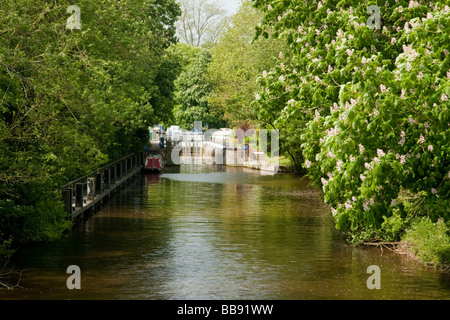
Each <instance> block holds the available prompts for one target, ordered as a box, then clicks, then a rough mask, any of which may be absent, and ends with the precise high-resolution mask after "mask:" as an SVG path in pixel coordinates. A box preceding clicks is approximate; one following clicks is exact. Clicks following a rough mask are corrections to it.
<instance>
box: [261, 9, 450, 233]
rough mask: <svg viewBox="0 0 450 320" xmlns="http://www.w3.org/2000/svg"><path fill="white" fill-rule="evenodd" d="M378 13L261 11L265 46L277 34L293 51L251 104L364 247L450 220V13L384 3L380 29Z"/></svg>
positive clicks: (263, 79) (263, 81)
mask: <svg viewBox="0 0 450 320" xmlns="http://www.w3.org/2000/svg"><path fill="white" fill-rule="evenodd" d="M376 4H377V3H376V2H375V1H368V2H360V1H356V0H354V1H353V0H348V1H334V0H324V1H295V2H287V1H263V0H256V1H254V5H255V6H256V7H257V8H259V9H261V10H262V11H263V12H264V20H263V25H262V26H261V27H259V28H258V30H257V34H258V36H263V37H268V36H269V32H268V31H267V30H266V29H265V28H267V27H270V28H272V29H273V30H274V31H273V33H272V36H274V37H280V38H282V39H285V41H286V43H287V44H288V45H289V50H286V51H283V52H282V53H280V55H279V59H278V61H277V63H276V65H275V66H274V67H273V68H272V70H271V71H270V72H268V73H267V74H265V75H264V76H261V77H259V79H258V81H259V83H260V85H261V86H262V90H261V92H260V95H259V97H258V99H256V101H255V102H254V104H253V105H254V106H255V107H257V108H258V111H257V112H258V114H259V116H260V117H261V118H266V119H269V121H271V122H272V124H273V125H274V126H277V127H279V128H280V129H283V130H286V131H287V135H289V136H290V137H291V138H292V139H295V140H297V146H298V149H300V150H301V151H302V154H303V156H304V159H305V160H304V161H303V166H304V167H305V168H307V169H308V175H309V177H310V178H311V180H312V182H313V184H315V185H316V186H317V187H319V188H320V189H322V190H323V192H324V199H325V201H326V202H327V203H329V204H330V206H331V208H332V212H333V216H334V218H335V220H336V225H337V227H338V228H339V229H340V230H342V231H345V232H347V233H348V234H349V236H350V237H351V238H353V239H355V240H358V241H360V240H367V239H370V238H372V237H378V236H380V232H381V231H380V230H381V228H382V226H383V225H386V223H387V222H388V221H389V219H390V218H391V217H395V216H400V217H401V218H402V219H406V218H407V216H409V215H414V214H418V213H419V212H422V213H423V214H426V215H428V216H429V217H430V218H431V219H432V220H433V221H436V220H437V219H438V218H443V219H444V220H445V221H446V222H447V223H448V221H449V219H450V211H449V210H450V207H449V206H448V197H449V186H450V183H449V178H450V176H449V175H450V173H449V141H448V139H449V134H448V123H449V101H448V98H449V96H450V56H449V52H448V43H449V40H450V39H449V30H450V8H449V6H448V3H446V1H433V2H422V3H420V2H418V1H402V0H398V1H386V2H384V3H383V4H379V5H380V13H381V22H382V27H381V29H372V28H370V27H369V26H370V24H368V23H367V21H368V19H369V18H370V15H371V13H368V11H367V7H368V6H369V5H376ZM295 127H296V128H297V129H295ZM410 202H412V203H414V204H415V206H414V207H415V209H413V210H406V209H405V208H406V207H409V205H408V203H410Z"/></svg>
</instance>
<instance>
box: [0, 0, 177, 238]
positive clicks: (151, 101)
mask: <svg viewBox="0 0 450 320" xmlns="http://www.w3.org/2000/svg"><path fill="white" fill-rule="evenodd" d="M72 4H73V3H72V2H69V1H58V2H57V3H56V2H46V1H34V2H33V1H31V2H30V1H27V0H17V1H1V7H2V10H1V11H0V34H1V37H0V97H1V100H0V203H1V206H0V207H1V210H0V221H5V224H1V225H0V232H2V233H3V234H4V236H2V239H0V241H1V240H5V239H9V236H11V235H12V236H13V239H14V241H19V242H21V241H28V240H30V241H40V240H51V239H54V238H55V237H56V236H57V234H60V233H61V231H62V230H63V229H65V228H67V224H66V223H65V222H63V220H64V215H63V212H62V209H61V206H60V204H59V196H57V195H55V194H54V191H55V190H58V188H59V187H60V186H61V185H62V184H63V183H64V182H66V181H67V180H71V179H74V178H76V177H79V176H80V175H83V174H85V173H87V172H89V171H91V170H93V169H95V168H96V167H98V166H100V165H101V164H104V163H106V162H108V161H111V160H115V159H117V158H119V157H122V156H123V155H126V154H129V153H131V152H135V151H140V150H142V147H143V146H144V145H145V144H146V143H147V140H148V130H147V128H148V126H149V125H152V124H154V123H157V122H160V121H164V120H166V119H168V117H169V116H168V115H170V114H171V111H172V108H173V104H172V100H173V90H174V86H173V81H174V79H175V78H176V77H177V76H178V72H179V71H178V69H179V67H178V64H177V61H176V60H175V59H174V57H173V56H172V55H170V53H169V52H168V51H167V48H168V47H169V46H170V45H171V44H173V43H175V41H176V39H175V27H174V23H175V21H176V20H177V17H178V16H179V15H180V9H179V6H178V5H177V3H176V2H175V0H154V1H144V0H138V1H121V2H117V1H111V0H95V1H87V0H80V1H78V2H77V6H79V7H80V9H81V30H77V29H74V30H70V29H67V28H66V21H67V19H68V17H69V16H70V14H68V13H66V9H67V8H68V7H69V5H72ZM36 193H42V195H41V196H39V197H38V196H31V194H33V195H34V194H36ZM3 219H5V220H3Z"/></svg>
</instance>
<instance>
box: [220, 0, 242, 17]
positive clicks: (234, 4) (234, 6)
mask: <svg viewBox="0 0 450 320" xmlns="http://www.w3.org/2000/svg"><path fill="white" fill-rule="evenodd" d="M216 1H217V2H218V3H220V4H221V5H222V6H223V8H224V9H227V10H228V14H233V13H236V12H237V10H238V9H239V7H240V4H241V0H216Z"/></svg>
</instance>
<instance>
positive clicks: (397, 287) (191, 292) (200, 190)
mask: <svg viewBox="0 0 450 320" xmlns="http://www.w3.org/2000/svg"><path fill="white" fill-rule="evenodd" d="M14 259H15V261H14V264H15V265H16V266H18V267H20V268H32V269H31V270H29V271H26V272H25V273H24V276H23V280H22V286H24V289H22V290H18V291H15V292H1V291H0V298H4V299H28V298H33V299H36V298H37V299H77V298H82V299H449V298H450V283H449V277H448V275H444V274H440V273H436V272H433V271H430V270H429V269H426V268H424V267H423V266H421V265H420V264H418V263H416V262H414V261H411V260H410V259H407V258H406V257H403V256H401V255H397V254H393V253H392V252H389V251H388V250H384V251H380V250H379V249H375V248H358V247H352V246H349V245H347V244H345V242H343V240H342V239H340V237H339V235H338V234H337V233H336V232H335V231H334V228H333V222H332V220H331V218H330V216H329V214H328V210H327V208H326V207H325V206H324V205H323V204H322V202H321V201H320V199H319V197H318V194H317V192H316V191H315V190H313V189H311V188H310V187H308V182H307V181H306V180H301V179H299V178H298V177H295V176H291V175H280V176H275V177H273V176H262V175H260V174H259V173H258V172H254V171H246V172H244V170H242V169H240V168H229V167H217V166H216V167H215V166H211V167H204V166H203V167H200V166H198V167H196V166H182V167H181V170H180V172H168V173H165V174H163V175H143V176H142V177H141V178H140V179H138V180H136V181H135V182H134V183H133V184H132V185H130V186H129V187H128V188H126V189H125V190H124V191H123V192H122V193H121V194H120V195H117V196H116V197H114V198H113V199H111V201H110V203H109V204H107V205H106V206H105V207H104V208H103V209H102V210H101V211H100V212H99V213H97V214H96V215H95V216H93V217H92V218H91V219H89V220H88V221H86V222H84V223H83V224H81V225H80V226H79V227H78V228H77V230H75V232H73V233H71V234H70V235H68V236H67V237H66V238H65V239H63V240H62V241H59V242H57V243H52V244H46V245H38V246H32V247H29V248H23V249H22V250H21V251H20V253H19V254H18V255H17V256H16V257H15V258H14ZM72 264H76V265H78V266H80V268H81V272H82V289H81V290H78V291H69V290H68V289H67V287H66V286H65V281H66V279H67V275H66V273H65V270H66V268H67V266H69V265H72ZM370 265H378V266H380V268H381V272H382V278H381V279H382V280H381V281H382V289H381V290H369V289H367V287H366V280H367V278H368V276H369V275H368V274H367V273H366V269H367V267H368V266H370Z"/></svg>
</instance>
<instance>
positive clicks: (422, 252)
mask: <svg viewBox="0 0 450 320" xmlns="http://www.w3.org/2000/svg"><path fill="white" fill-rule="evenodd" d="M403 240H404V241H405V242H407V243H408V244H409V245H411V247H412V251H413V252H414V253H415V255H416V256H417V257H418V258H419V259H420V260H422V261H423V262H425V263H429V264H430V263H431V264H433V266H434V267H436V268H438V267H441V268H448V267H449V266H450V265H449V263H450V229H449V228H448V226H447V225H446V224H445V223H444V221H443V220H442V219H440V220H438V221H437V222H436V223H433V222H432V221H431V220H430V219H428V218H426V217H422V218H418V219H416V220H415V221H414V223H413V224H412V226H411V228H410V229H409V230H408V231H407V233H406V235H405V236H404V238H403Z"/></svg>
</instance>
